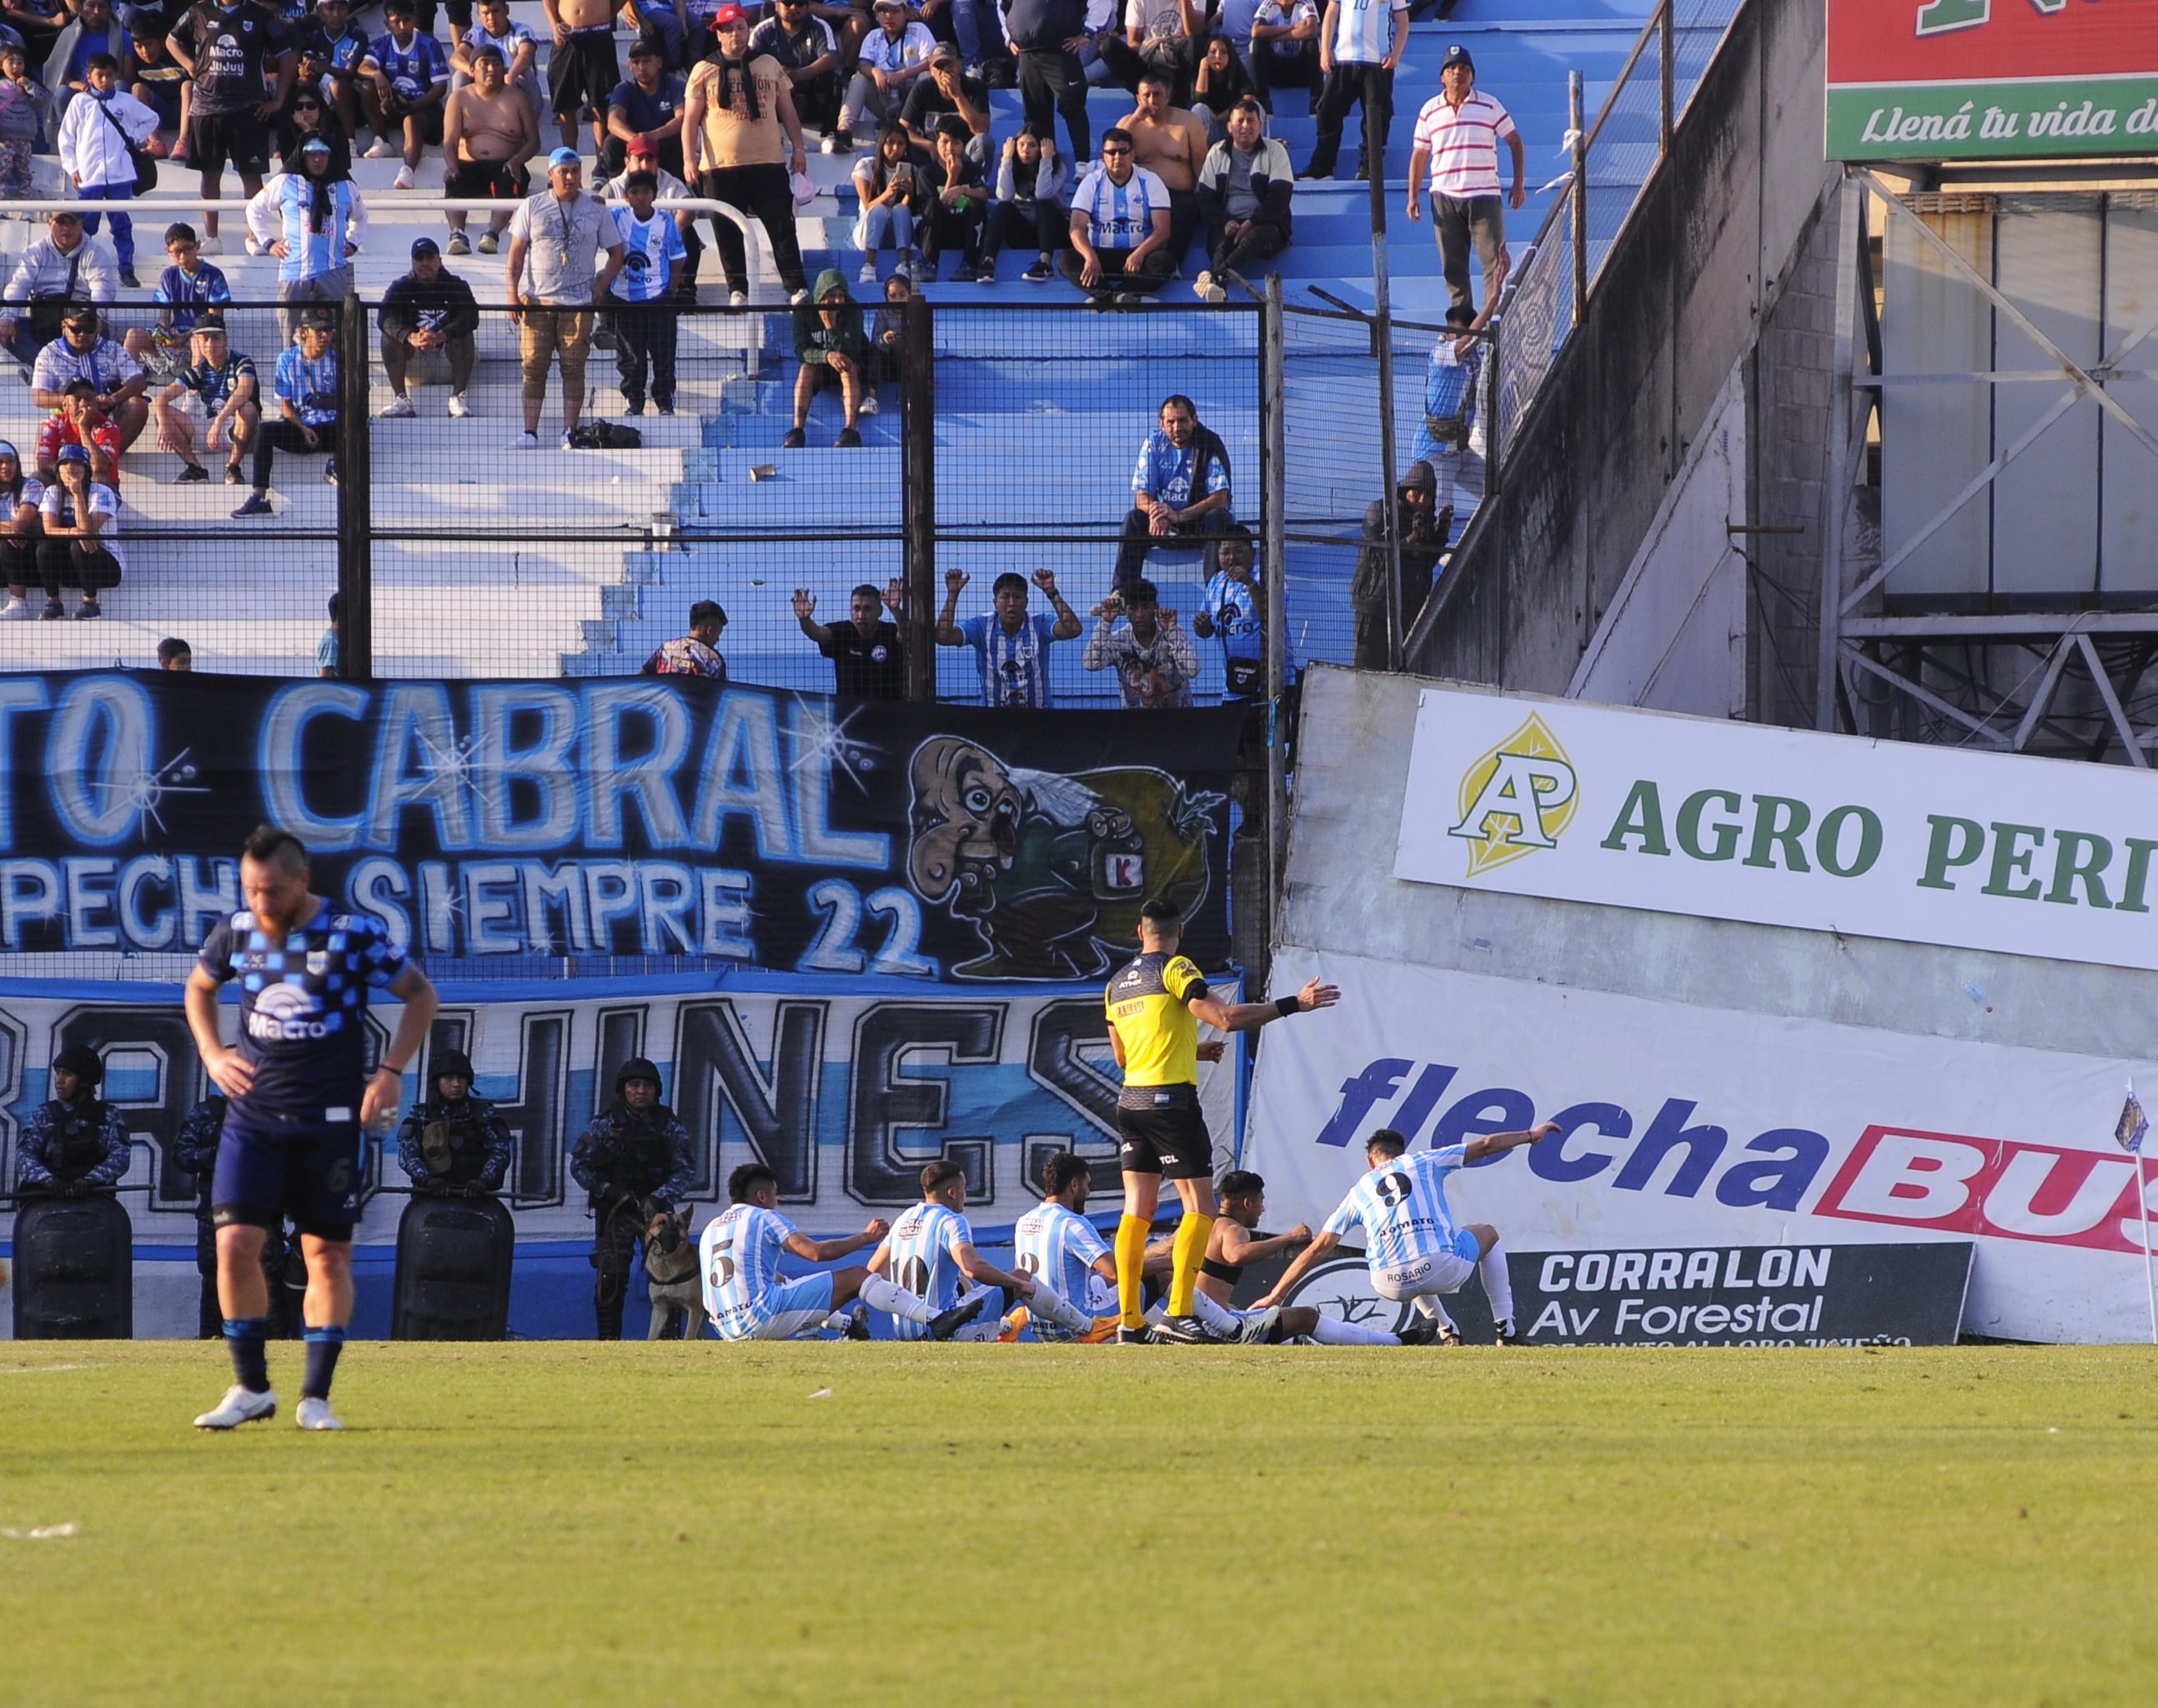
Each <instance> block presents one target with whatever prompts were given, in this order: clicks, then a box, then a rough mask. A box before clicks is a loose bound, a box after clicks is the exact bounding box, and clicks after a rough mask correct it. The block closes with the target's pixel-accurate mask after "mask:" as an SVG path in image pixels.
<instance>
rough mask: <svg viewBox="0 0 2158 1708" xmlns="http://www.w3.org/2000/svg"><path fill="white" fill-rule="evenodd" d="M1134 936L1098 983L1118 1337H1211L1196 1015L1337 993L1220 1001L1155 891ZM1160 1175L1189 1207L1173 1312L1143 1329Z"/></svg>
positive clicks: (1209, 1165)
mask: <svg viewBox="0 0 2158 1708" xmlns="http://www.w3.org/2000/svg"><path fill="white" fill-rule="evenodd" d="M1138 935H1139V955H1138V959H1137V960H1135V961H1133V962H1131V963H1130V964H1129V965H1128V966H1126V967H1125V968H1123V971H1122V972H1120V973H1118V974H1117V976H1116V977H1115V978H1112V979H1111V980H1110V981H1109V984H1108V988H1107V992H1106V993H1105V1000H1106V1005H1107V1009H1108V1013H1109V1045H1110V1048H1111V1049H1112V1050H1113V1051H1114V1052H1115V1054H1116V1058H1117V1066H1118V1067H1120V1068H1122V1069H1123V1075H1124V1086H1123V1091H1122V1092H1120V1093H1119V1094H1118V1098H1117V1128H1118V1133H1120V1134H1121V1136H1122V1140H1123V1143H1121V1145H1120V1146H1119V1148H1118V1161H1119V1163H1120V1164H1121V1166H1122V1167H1123V1175H1124V1213H1123V1217H1122V1219H1121V1220H1118V1223H1117V1306H1118V1317H1119V1326H1118V1330H1117V1339H1118V1341H1119V1342H1120V1343H1122V1344H1132V1343H1134V1342H1143V1341H1145V1340H1148V1339H1154V1338H1156V1337H1159V1338H1160V1339H1165V1340H1175V1341H1181V1342H1183V1343H1185V1344H1187V1345H1195V1346H1205V1345H1212V1344H1218V1343H1219V1342H1220V1341H1221V1339H1222V1338H1223V1337H1222V1336H1221V1335H1219V1334H1216V1333H1214V1332H1213V1331H1212V1330H1211V1329H1208V1328H1207V1327H1206V1326H1205V1324H1203V1323H1201V1322H1200V1320H1199V1318H1198V1317H1197V1316H1196V1315H1195V1307H1194V1305H1193V1303H1192V1299H1193V1297H1194V1295H1195V1293H1196V1292H1197V1290H1198V1285H1199V1267H1200V1264H1201V1262H1204V1261H1205V1256H1206V1247H1207V1243H1208V1241H1209V1240H1210V1239H1211V1237H1212V1235H1213V1231H1214V1217H1213V1215H1212V1213H1211V1212H1212V1210H1213V1208H1214V1142H1213V1140H1212V1139H1211V1138H1209V1137H1208V1136H1207V1133H1206V1122H1205V1117H1204V1116H1202V1115H1201V1114H1200V1111H1199V1022H1200V1021H1201V1020H1204V1021H1205V1022H1206V1024H1208V1025H1210V1026H1212V1027H1214V1028H1216V1029H1217V1030H1220V1031H1223V1032H1256V1031H1257V1030H1258V1029H1259V1028H1260V1027H1262V1026H1263V1025H1265V1024H1267V1021H1269V1020H1277V1019H1286V1018H1288V1016H1289V1015H1291V1014H1303V1013H1304V1012H1306V1011H1307V1010H1309V1009H1325V1008H1331V1007H1333V1005H1334V1004H1335V1003H1337V1002H1339V1001H1340V999H1341V993H1340V991H1339V990H1337V989H1335V988H1334V986H1332V985H1330V984H1324V983H1320V982H1319V980H1318V979H1316V978H1314V979H1313V980H1312V981H1311V982H1310V983H1308V984H1306V985H1305V986H1304V988H1303V989H1302V990H1300V991H1298V993H1296V994H1295V995H1294V996H1285V997H1282V998H1278V999H1277V1000H1275V1001H1273V1002H1255V1003H1226V1002H1223V1001H1222V1000H1221V998H1219V997H1217V996H1213V995H1211V994H1210V993H1208V991H1207V988H1206V981H1205V978H1202V977H1201V976H1200V971H1199V968H1197V967H1196V966H1195V965H1194V964H1193V963H1192V962H1190V960H1188V959H1186V958H1185V957H1184V956H1182V955H1180V954H1178V953H1177V952H1176V950H1177V945H1178V943H1179V942H1181V941H1182V939H1183V936H1184V920H1183V916H1181V915H1180V914H1179V913H1178V911H1176V908H1175V906H1174V905H1172V904H1171V903H1170V902H1169V901H1167V900H1164V899H1163V898H1161V897H1159V896H1156V897H1155V898H1154V899H1153V900H1150V901H1149V902H1148V903H1147V904H1146V905H1145V906H1144V907H1142V908H1140V910H1139V933H1138ZM1213 1048H1214V1050H1215V1054H1216V1056H1217V1057H1218V1046H1213ZM1164 1177H1166V1178H1167V1179H1169V1180H1170V1181H1171V1182H1172V1183H1174V1184H1175V1187H1176V1195H1177V1197H1178V1198H1179V1199H1180V1200H1182V1202H1183V1205H1184V1217H1183V1220H1181V1221H1180V1222H1179V1223H1178V1224H1177V1227H1176V1238H1175V1246H1174V1260H1173V1263H1172V1267H1171V1268H1170V1272H1169V1310H1168V1313H1167V1314H1166V1315H1165V1316H1164V1317H1163V1318H1162V1319H1161V1321H1160V1323H1159V1324H1157V1325H1156V1326H1155V1327H1154V1329H1149V1328H1148V1326H1147V1322H1146V1313H1145V1297H1144V1292H1143V1291H1142V1287H1143V1282H1142V1279H1141V1277H1142V1275H1143V1273H1144V1270H1145V1267H1146V1245H1147V1231H1148V1230H1149V1228H1151V1227H1152V1226H1153V1225H1154V1206H1155V1205H1157V1204H1158V1203H1159V1201H1160V1197H1161V1183H1162V1180H1163V1179H1164Z"/></svg>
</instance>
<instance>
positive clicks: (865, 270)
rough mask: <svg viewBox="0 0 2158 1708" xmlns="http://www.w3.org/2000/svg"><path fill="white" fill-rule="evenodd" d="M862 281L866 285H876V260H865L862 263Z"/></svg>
mask: <svg viewBox="0 0 2158 1708" xmlns="http://www.w3.org/2000/svg"><path fill="white" fill-rule="evenodd" d="M861 282H862V283H863V284H865V285H874V284H875V283H876V262H875V261H864V262H863V263H862V272H861Z"/></svg>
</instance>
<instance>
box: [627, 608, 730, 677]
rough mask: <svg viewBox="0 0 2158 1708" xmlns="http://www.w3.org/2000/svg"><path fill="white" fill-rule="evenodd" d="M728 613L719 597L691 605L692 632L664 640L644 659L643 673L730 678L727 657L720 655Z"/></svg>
mask: <svg viewBox="0 0 2158 1708" xmlns="http://www.w3.org/2000/svg"><path fill="white" fill-rule="evenodd" d="M726 626H727V614H726V612H725V611H722V610H720V605H719V601H717V600H715V599H700V600H699V601H697V602H696V603H695V604H694V605H693V606H690V607H689V632H688V633H687V634H685V635H684V636H683V637H681V638H680V639H679V640H674V641H662V642H660V643H659V646H658V650H657V651H655V652H654V653H653V655H652V656H651V657H650V658H647V659H646V660H645V661H644V668H643V669H642V670H640V671H638V675H640V676H701V677H704V678H705V679H706V680H707V681H710V682H725V680H726V679H727V661H726V660H725V658H721V657H720V652H719V647H720V630H721V629H723V628H725V627H726Z"/></svg>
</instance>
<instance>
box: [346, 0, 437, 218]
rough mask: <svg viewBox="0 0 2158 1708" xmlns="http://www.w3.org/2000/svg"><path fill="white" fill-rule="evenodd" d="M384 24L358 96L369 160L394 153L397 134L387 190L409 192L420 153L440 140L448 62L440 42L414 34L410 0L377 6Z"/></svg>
mask: <svg viewBox="0 0 2158 1708" xmlns="http://www.w3.org/2000/svg"><path fill="white" fill-rule="evenodd" d="M382 21H383V23H385V25H386V26H387V28H386V29H385V32H384V33H383V34H381V35H379V36H377V37H376V38H375V39H374V48H373V49H372V50H371V52H372V54H373V57H374V65H375V70H374V75H373V76H372V77H371V78H369V79H368V80H365V81H364V82H363V83H362V84H361V85H360V95H359V98H360V100H361V101H362V102H363V103H364V104H365V106H366V107H367V118H368V122H369V124H371V125H373V126H374V147H371V148H369V150H368V151H367V157H368V158H369V160H387V159H388V158H389V157H390V156H391V155H393V154H395V153H396V152H398V145H397V144H396V143H394V142H391V141H390V133H391V132H392V130H393V129H394V130H395V131H397V132H400V134H401V135H402V137H403V148H404V154H405V164H404V165H403V166H401V167H400V168H398V172H397V176H396V178H395V179H394V180H392V183H391V188H395V189H400V190H409V189H410V188H413V187H414V186H415V185H416V184H417V183H419V182H420V176H419V174H420V155H421V151H422V150H423V149H425V148H426V145H427V144H428V143H430V142H441V140H442V103H443V102H444V101H446V100H447V99H448V98H449V93H450V61H449V56H448V55H447V54H445V53H443V51H442V44H441V43H440V42H438V41H436V39H434V37H433V36H431V35H422V34H421V33H420V14H419V8H418V7H417V6H416V5H415V4H414V0H389V3H388V4H386V5H385V6H384V8H382Z"/></svg>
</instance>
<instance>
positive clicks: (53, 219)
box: [45, 208, 82, 225]
mask: <svg viewBox="0 0 2158 1708" xmlns="http://www.w3.org/2000/svg"><path fill="white" fill-rule="evenodd" d="M62 220H67V221H70V222H72V223H73V224H77V225H80V224H82V215H81V214H78V213H77V212H76V211H75V209H73V208H54V209H53V210H52V211H51V212H50V213H49V214H46V215H45V224H48V225H57V224H60V222H61V221H62Z"/></svg>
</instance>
